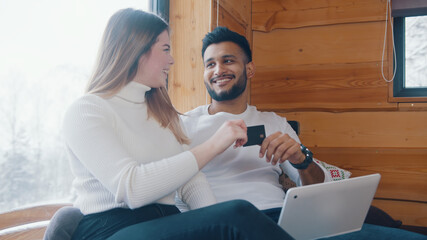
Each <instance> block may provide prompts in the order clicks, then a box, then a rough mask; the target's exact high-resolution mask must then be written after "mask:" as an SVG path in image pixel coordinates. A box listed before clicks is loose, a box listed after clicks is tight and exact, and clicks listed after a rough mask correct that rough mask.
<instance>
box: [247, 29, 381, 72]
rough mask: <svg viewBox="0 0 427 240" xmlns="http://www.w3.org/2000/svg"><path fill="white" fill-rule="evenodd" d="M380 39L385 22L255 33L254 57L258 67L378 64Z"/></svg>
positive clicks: (379, 59)
mask: <svg viewBox="0 0 427 240" xmlns="http://www.w3.org/2000/svg"><path fill="white" fill-rule="evenodd" d="M383 37H384V22H368V23H358V24H340V25H330V26H319V27H314V28H302V29H293V30H282V29H280V30H275V31H272V32H270V33H262V32H254V36H253V55H254V60H255V63H256V65H257V66H260V67H261V66H267V67H283V66H286V65H304V64H340V63H341V64H349V63H367V62H380V61H381V57H382V41H383ZM385 59H387V58H385Z"/></svg>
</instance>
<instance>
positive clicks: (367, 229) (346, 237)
mask: <svg viewBox="0 0 427 240" xmlns="http://www.w3.org/2000/svg"><path fill="white" fill-rule="evenodd" d="M281 211H282V208H271V209H266V210H262V211H261V212H263V213H264V214H265V215H266V216H268V217H269V218H271V219H272V220H273V221H274V222H278V221H279V217H280V212H281ZM349 217H350V216H349ZM302 227H304V228H307V231H309V230H310V226H302ZM322 239H324V240H359V239H375V240H391V239H395V240H401V239H411V240H417V239H420V240H421V239H423V240H427V236H424V235H421V234H418V233H414V232H409V231H406V230H403V229H399V228H391V227H384V226H379V225H373V224H367V223H365V224H363V226H362V229H361V230H360V231H357V232H352V233H346V234H342V235H339V236H335V237H328V238H322Z"/></svg>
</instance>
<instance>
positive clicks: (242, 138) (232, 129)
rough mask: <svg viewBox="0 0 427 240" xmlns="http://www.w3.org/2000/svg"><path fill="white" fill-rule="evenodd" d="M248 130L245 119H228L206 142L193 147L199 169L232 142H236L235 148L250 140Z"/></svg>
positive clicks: (192, 150)
mask: <svg viewBox="0 0 427 240" xmlns="http://www.w3.org/2000/svg"><path fill="white" fill-rule="evenodd" d="M246 131H247V128H246V124H245V122H244V121H243V120H231V121H226V122H225V123H224V124H222V125H221V127H220V128H219V129H218V130H217V131H216V132H215V134H214V135H213V136H212V137H210V138H209V139H208V140H207V141H206V142H204V143H202V144H200V145H198V146H196V147H194V148H193V149H191V150H190V151H191V152H192V153H193V154H194V156H195V157H196V160H197V163H198V165H199V169H201V168H203V167H204V166H205V165H206V164H207V163H208V162H209V161H210V160H212V159H213V158H214V157H215V156H216V155H218V154H221V153H222V152H224V151H225V150H226V149H227V148H229V147H230V146H231V145H232V144H234V148H237V147H241V146H243V145H244V144H245V143H246V142H247V141H248V136H247V133H246Z"/></svg>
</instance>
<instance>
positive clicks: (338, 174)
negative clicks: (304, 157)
mask: <svg viewBox="0 0 427 240" xmlns="http://www.w3.org/2000/svg"><path fill="white" fill-rule="evenodd" d="M313 160H314V161H316V162H317V163H318V164H320V165H322V166H323V167H324V168H326V170H328V171H329V173H330V174H331V177H332V180H334V181H337V180H342V179H347V178H350V176H351V172H349V171H347V170H344V169H342V168H339V167H337V166H334V165H331V164H327V163H325V162H322V161H319V160H317V159H313Z"/></svg>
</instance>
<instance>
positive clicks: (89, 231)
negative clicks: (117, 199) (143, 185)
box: [73, 200, 292, 240]
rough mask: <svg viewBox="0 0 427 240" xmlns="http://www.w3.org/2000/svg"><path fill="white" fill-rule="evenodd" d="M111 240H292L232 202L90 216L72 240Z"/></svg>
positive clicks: (257, 213) (244, 203) (258, 214)
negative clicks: (191, 208)
mask: <svg viewBox="0 0 427 240" xmlns="http://www.w3.org/2000/svg"><path fill="white" fill-rule="evenodd" d="M107 238H108V239H109V240H118V239H120V240H122V239H126V240H133V239H141V240H143V239H149V240H151V239H155V240H179V239H186V240H191V239H203V240H221V239H224V240H226V239H227V240H228V239H242V240H243V239H246V240H258V239H269V240H275V239H280V240H285V239H292V238H291V237H290V236H289V235H288V234H287V233H286V232H285V231H284V230H283V229H282V228H280V227H279V226H278V225H277V223H276V222H274V221H272V220H271V219H270V218H268V217H267V216H266V215H264V214H262V213H261V212H260V211H259V210H258V209H257V208H256V207H254V206H253V205H252V204H250V203H249V202H247V201H243V200H233V201H229V202H225V203H220V204H216V205H213V206H209V207H205V208H201V209H197V210H193V211H188V212H185V213H179V211H178V209H177V208H176V207H175V206H170V205H161V204H152V205H149V206H144V207H141V208H139V209H135V210H129V209H113V210H110V211H106V212H102V213H96V214H90V215H87V216H85V217H84V218H83V219H82V221H81V222H80V224H79V226H78V228H77V230H76V232H75V233H74V235H73V239H107Z"/></svg>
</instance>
